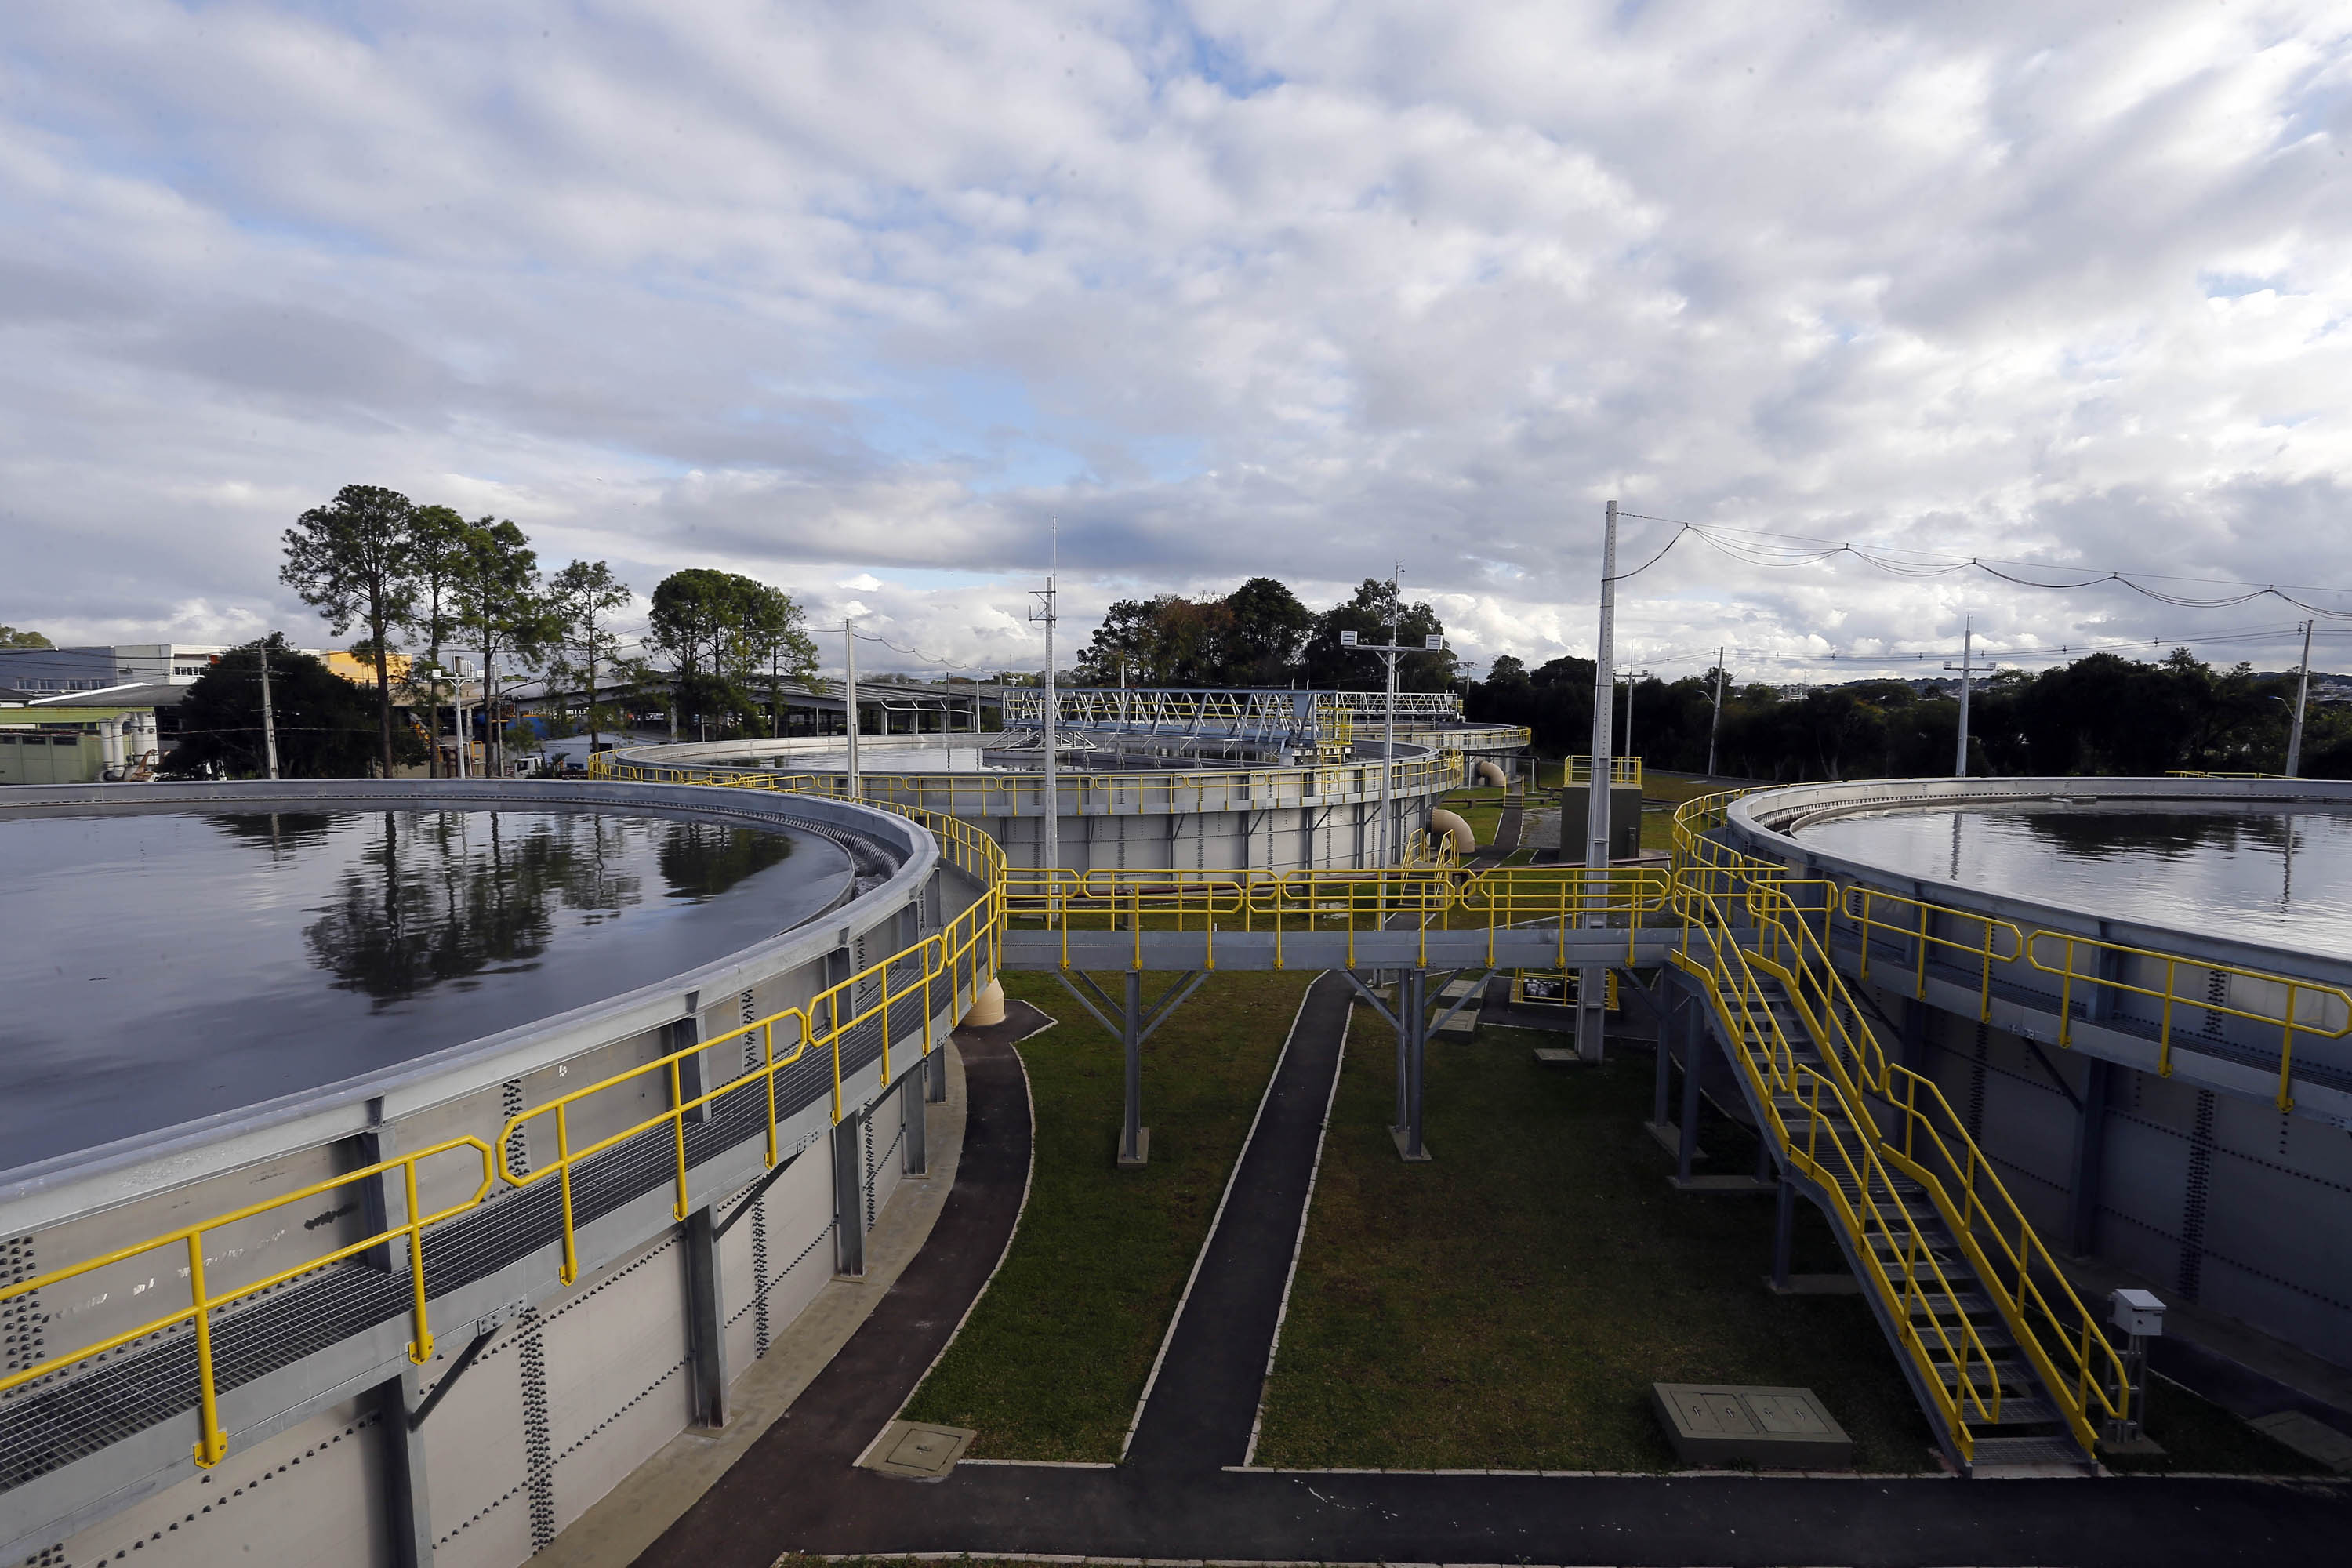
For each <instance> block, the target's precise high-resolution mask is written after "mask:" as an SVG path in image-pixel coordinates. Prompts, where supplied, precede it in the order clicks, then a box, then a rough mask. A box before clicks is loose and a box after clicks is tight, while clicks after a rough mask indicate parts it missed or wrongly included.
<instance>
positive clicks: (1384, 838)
mask: <svg viewBox="0 0 2352 1568" xmlns="http://www.w3.org/2000/svg"><path fill="white" fill-rule="evenodd" d="M1403 575H1404V574H1403V571H1402V568H1399V569H1398V571H1397V572H1396V574H1394V575H1393V576H1391V578H1390V579H1389V591H1390V594H1391V604H1390V606H1389V640H1388V641H1387V642H1385V643H1369V642H1366V641H1364V640H1363V637H1362V635H1361V634H1360V633H1357V632H1344V631H1343V632H1341V633H1340V634H1339V646H1340V647H1347V648H1355V649H1357V650H1359V651H1360V652H1363V653H1376V654H1379V655H1381V657H1382V658H1385V659H1387V660H1388V691H1387V701H1388V715H1387V721H1386V724H1385V727H1384V732H1383V735H1382V739H1381V831H1380V834H1379V836H1378V837H1377V838H1376V839H1375V840H1374V843H1375V845H1376V849H1375V853H1376V854H1377V855H1378V856H1379V857H1380V863H1381V865H1382V866H1389V865H1393V864H1394V863H1395V860H1396V854H1395V844H1394V840H1393V837H1392V836H1391V832H1390V827H1391V817H1392V816H1393V815H1394V814H1393V812H1392V811H1391V806H1390V800H1391V794H1390V785H1391V763H1390V758H1391V756H1392V755H1393V754H1394V753H1395V752H1396V708H1397V656H1398V655H1399V654H1402V653H1408V652H1410V653H1420V652H1423V651H1434V650H1436V649H1440V648H1443V647H1444V646H1445V638H1444V637H1438V636H1432V637H1423V638H1422V640H1421V641H1420V642H1419V643H1417V644H1414V645H1413V646H1412V647H1409V648H1408V647H1406V646H1405V644H1404V643H1403V642H1402V641H1400V640H1399V638H1398V637H1397V626H1398V624H1399V621H1400V619H1401V616H1400V613H1399V611H1398V608H1397V606H1398V605H1399V604H1401V603H1402V597H1401V595H1399V584H1400V581H1401V580H1402V577H1403Z"/></svg>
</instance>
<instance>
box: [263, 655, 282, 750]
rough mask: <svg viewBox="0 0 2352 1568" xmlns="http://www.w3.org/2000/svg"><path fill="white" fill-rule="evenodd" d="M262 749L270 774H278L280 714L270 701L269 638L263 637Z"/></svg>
mask: <svg viewBox="0 0 2352 1568" xmlns="http://www.w3.org/2000/svg"><path fill="white" fill-rule="evenodd" d="M261 750H262V753H263V754H264V755H265V756H266V757H267V758H268V762H269V776H270V777H271V778H273V779H274V778H276V777H277V776H278V714H277V712H276V710H274V709H273V708H272V707H271V706H270V702H269V639H268V637H264V638H262V639H261Z"/></svg>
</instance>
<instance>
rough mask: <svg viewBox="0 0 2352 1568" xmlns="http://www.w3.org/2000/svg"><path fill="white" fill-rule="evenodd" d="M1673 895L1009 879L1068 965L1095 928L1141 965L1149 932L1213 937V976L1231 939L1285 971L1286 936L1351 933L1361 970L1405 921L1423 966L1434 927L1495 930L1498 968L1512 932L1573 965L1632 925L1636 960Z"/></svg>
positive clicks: (1472, 873)
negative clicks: (1531, 932) (1380, 938)
mask: <svg viewBox="0 0 2352 1568" xmlns="http://www.w3.org/2000/svg"><path fill="white" fill-rule="evenodd" d="M1672 895H1673V883H1672V880H1671V879H1670V878H1669V877H1668V876H1667V875H1666V874H1665V873H1664V872H1663V871H1659V870H1654V869H1628V868H1616V869H1611V870H1607V871H1594V870H1588V869H1586V868H1583V867H1580V866H1570V867H1550V866H1540V867H1526V866H1515V867H1509V868H1502V867H1495V868H1483V869H1478V870H1470V869H1467V868H1458V867H1450V866H1436V867H1391V868H1388V869H1386V870H1361V871H1359V870H1349V869H1344V868H1342V869H1332V870H1317V869H1302V870H1296V871H1239V870H1235V871H1152V870H1110V869H1104V870H1096V871H1087V872H1078V871H1070V870H1059V869H1053V868H1035V867H1016V868H1013V869H1011V870H1008V871H1007V872H1006V873H1005V911H1006V915H1007V917H1008V918H1009V919H1012V920H1016V921H1038V922H1040V923H1041V924H1042V926H1043V927H1044V929H1045V930H1047V931H1055V932H1057V933H1059V935H1060V937H1061V944H1062V952H1061V962H1062V966H1063V967H1064V968H1068V967H1069V938H1070V934H1071V933H1072V932H1073V931H1131V932H1133V933H1134V951H1133V955H1132V959H1131V962H1132V963H1133V964H1134V965H1135V966H1136V967H1141V966H1142V964H1143V937H1142V933H1143V932H1144V931H1146V930H1156V931H1201V932H1202V933H1203V934H1204V936H1205V937H1206V939H1207V941H1206V946H1205V951H1204V954H1203V958H1204V967H1207V968H1211V969H1213V968H1215V967H1216V939H1217V937H1218V936H1219V935H1220V934H1230V933H1234V932H1265V933H1270V934H1271V935H1273V937H1274V938H1275V951H1274V967H1276V969H1280V968H1284V967H1286V952H1285V946H1284V943H1285V939H1286V937H1289V936H1293V935H1298V934H1338V933H1339V932H1342V931H1344V932H1345V933H1346V935H1347V937H1348V953H1347V967H1349V968H1353V967H1355V966H1356V939H1357V938H1358V937H1359V936H1362V935H1368V934H1370V933H1372V932H1376V931H1390V932H1393V931H1396V930H1397V929H1398V927H1397V925H1396V923H1395V922H1396V921H1398V920H1399V919H1400V918H1403V919H1409V920H1411V921H1412V924H1413V927H1414V928H1415V929H1416V930H1417V931H1419V933H1420V935H1419V938H1418V948H1417V952H1418V954H1419V956H1420V957H1422V958H1425V957H1426V956H1427V952H1428V942H1429V933H1430V932H1431V931H1478V930H1483V931H1486V947H1487V952H1486V957H1487V961H1488V962H1489V963H1492V962H1493V961H1494V958H1495V942H1496V935H1497V933H1498V932H1501V931H1511V930H1521V931H1524V930H1526V929H1527V928H1528V927H1530V926H1537V925H1540V926H1543V927H1545V928H1547V929H1551V930H1553V931H1555V932H1556V935H1557V941H1558V944H1559V952H1558V958H1559V962H1560V963H1563V964H1564V963H1566V959H1567V941H1568V933H1569V932H1570V931H1573V930H1577V929H1579V928H1591V927H1593V926H1596V925H1599V926H1605V927H1608V928H1611V929H1612V930H1613V929H1615V928H1616V927H1618V926H1619V925H1620V924H1622V926H1623V928H1624V931H1625V942H1626V962H1628V963H1631V962H1633V953H1634V952H1635V946H1636V943H1637V942H1639V940H1640V938H1641V936H1642V934H1643V931H1645V930H1647V929H1649V928H1650V927H1651V926H1652V925H1653V924H1654V917H1655V916H1656V915H1658V914H1659V913H1660V912H1661V911H1664V910H1667V909H1668V908H1669V906H1670V903H1671V900H1672Z"/></svg>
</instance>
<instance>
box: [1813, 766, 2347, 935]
mask: <svg viewBox="0 0 2352 1568" xmlns="http://www.w3.org/2000/svg"><path fill="white" fill-rule="evenodd" d="M1797 837H1798V838H1799V839H1801V840H1802V841H1803V842H1804V843H1807V844H1810V845H1813V846H1816V847H1819V848H1821V849H1822V850H1823V851H1824V852H1826V853H1829V854H1833V855H1841V856H1848V857H1851V858H1854V859H1856V860H1864V861H1868V862H1869V863H1871V864H1872V865H1875V866H1884V867H1885V868H1888V869H1890V870H1894V871H1898V872H1902V873H1904V874H1905V875H1907V876H1914V877H1932V878H1935V879H1939V880H1942V881H1947V882H1958V883H1960V884H1961V885H1963V886H1965V887H1970V888H1980V889H1985V890H1986V891H1989V892H1996V893H2008V894H2011V895H2014V896H2016V897H2019V898H2025V899H2033V900H2040V901H2042V902H2045V903H2053V904H2064V905H2068V906H2070V907H2072V908H2074V909H2078V910H2088V911H2090V912H2091V913H2094V914H2098V915H2103V916H2106V917H2109V918H2112V919H2116V920H2125V921H2147V922H2148V923H2150V924H2154V925H2168V926H2183V927H2189V928H2195V929H2201V930H2209V931H2216V932H2225V933H2230V934H2233V935H2236V936H2239V937H2241V938H2242V939H2243V940H2245V941H2249V942H2268V943H2273V944H2275V945H2278V946H2282V947H2290V948H2294V949H2296V950H2298V951H2301V952H2317V953H2326V954H2328V955H2330V956H2333V957H2340V958H2352V813H2347V812H2335V811H2308V810H2298V811H2281V810H2278V809H2276V808H2275V807H2267V808H2263V809H2259V810H2253V809H2249V810H2215V809H2210V808H2208V807H2206V806H2205V805H2204V804H2203V803H2201V802H2200V803H2199V808H2198V809H2196V810H2189V811H2184V810H2181V809H2179V807H2177V806H2162V805H2158V806H2147V807H2142V806H2134V805H2120V804H2116V803H2113V802H2102V803H2099V804H2097V805H2058V804H2055V803H2052V804H2047V805H2003V806H1997V807H1984V808H1971V809H1969V810H1965V811H1915V810H1906V811H1890V812H1880V813H1874V814H1870V815H1865V816H1841V817H1834V818H1832V819H1831V820H1829V821H1826V822H1820V823H1815V824H1812V825H1811V826H1805V827H1801V828H1800V829H1799V830H1798V832H1797Z"/></svg>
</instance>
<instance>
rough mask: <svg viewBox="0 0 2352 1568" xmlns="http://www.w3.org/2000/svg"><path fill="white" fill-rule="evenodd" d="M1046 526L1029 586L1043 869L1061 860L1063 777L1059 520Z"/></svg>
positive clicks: (1059, 862)
mask: <svg viewBox="0 0 2352 1568" xmlns="http://www.w3.org/2000/svg"><path fill="white" fill-rule="evenodd" d="M1048 526H1049V527H1050V528H1051V529H1052V531H1053V532H1052V536H1051V538H1050V540H1049V542H1048V543H1047V546H1046V551H1047V553H1046V557H1045V587H1044V588H1043V589H1042V590H1040V589H1036V588H1032V589H1030V590H1029V595H1030V597H1032V598H1034V599H1035V600H1036V601H1037V607H1036V608H1035V609H1033V610H1031V611H1030V612H1029V618H1030V619H1031V620H1032V621H1038V622H1042V623H1044V625H1045V869H1049V870H1057V869H1059V868H1060V867H1061V864H1062V780H1061V774H1060V773H1059V771H1058V770H1057V768H1056V766H1055V764H1056V763H1057V761H1058V759H1057V758H1056V757H1055V754H1054V751H1055V743H1056V740H1057V735H1056V730H1055V724H1056V721H1058V720H1059V719H1060V717H1061V714H1060V712H1059V708H1060V702H1059V700H1058V699H1057V698H1056V697H1055V693H1054V626H1055V622H1057V621H1058V620H1060V619H1061V601H1060V593H1061V570H1062V520H1061V519H1060V518H1055V519H1053V520H1051V521H1050V523H1049V524H1048Z"/></svg>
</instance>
